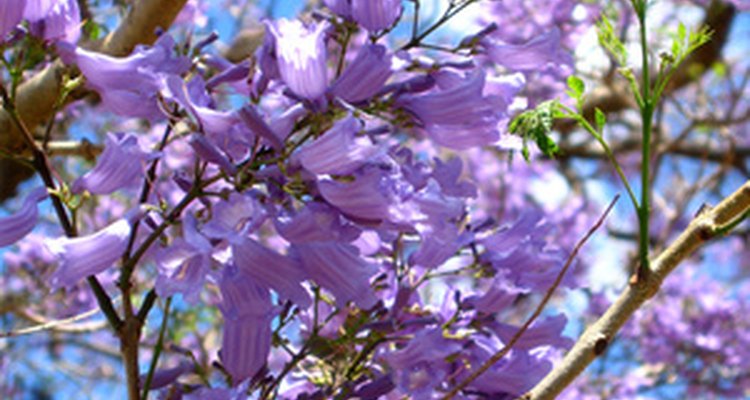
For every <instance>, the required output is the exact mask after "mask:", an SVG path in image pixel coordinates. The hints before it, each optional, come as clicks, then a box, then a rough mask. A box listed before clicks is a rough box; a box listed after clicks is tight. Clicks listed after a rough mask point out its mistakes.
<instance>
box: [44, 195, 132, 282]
mask: <svg viewBox="0 0 750 400" xmlns="http://www.w3.org/2000/svg"><path fill="white" fill-rule="evenodd" d="M143 215H145V210H144V209H142V208H137V209H134V210H131V211H129V212H128V213H127V215H126V216H125V217H124V218H122V219H119V220H117V221H116V222H114V223H112V224H111V225H109V226H107V227H106V228H104V229H102V230H100V231H98V232H96V233H93V234H91V235H88V236H81V237H74V238H68V237H62V238H58V239H54V240H50V241H48V242H46V243H45V244H46V245H47V248H48V249H49V250H50V252H51V253H52V254H54V255H55V256H57V257H58V259H59V260H60V266H59V267H58V268H57V270H56V271H55V272H54V273H53V274H52V276H51V278H50V286H51V287H52V288H53V289H58V288H62V287H69V286H72V285H75V284H76V283H78V282H79V281H80V280H81V279H83V278H85V277H87V276H90V275H96V274H98V273H100V272H102V271H104V270H106V269H107V268H109V267H110V266H112V264H114V263H115V262H116V261H117V260H119V259H120V257H122V254H123V252H125V249H126V248H127V245H128V240H129V239H130V234H131V231H132V227H133V223H134V222H135V221H136V220H138V219H140V218H141V217H143Z"/></svg>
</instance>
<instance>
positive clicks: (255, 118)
mask: <svg viewBox="0 0 750 400" xmlns="http://www.w3.org/2000/svg"><path fill="white" fill-rule="evenodd" d="M237 116H239V118H240V121H242V122H243V123H244V124H245V126H246V127H247V128H249V129H250V130H251V131H253V133H255V134H256V135H258V136H260V137H262V138H263V139H265V140H267V141H268V142H269V143H270V144H271V146H273V148H275V149H277V150H278V149H283V148H284V143H283V141H282V140H281V139H280V138H279V136H278V135H277V134H276V132H274V131H273V129H271V126H269V125H268V123H266V121H265V120H264V119H263V116H262V115H261V114H260V113H259V112H258V110H256V109H255V107H253V106H252V105H249V104H248V105H246V106H244V107H242V108H241V109H239V110H238V111H237Z"/></svg>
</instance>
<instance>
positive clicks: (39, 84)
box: [0, 0, 187, 202]
mask: <svg viewBox="0 0 750 400" xmlns="http://www.w3.org/2000/svg"><path fill="white" fill-rule="evenodd" d="M186 2H187V0H141V1H138V2H136V3H135V4H134V5H133V6H132V7H131V8H130V11H129V12H128V14H127V15H126V16H125V18H124V19H123V20H122V22H121V23H120V25H119V26H118V27H117V28H116V29H115V30H114V31H113V32H112V33H110V34H109V35H107V37H105V38H104V40H103V41H102V42H101V43H97V44H94V45H93V46H92V47H93V49H94V50H97V51H100V52H102V53H105V54H108V55H111V56H126V55H128V54H130V52H132V51H133V48H135V46H136V45H137V44H151V43H153V42H154V41H155V40H156V30H157V29H162V30H165V31H166V30H167V29H168V28H169V26H170V25H171V24H172V22H173V21H174V19H175V17H176V16H177V14H178V13H179V11H180V10H181V9H182V7H183V6H184V5H185V3H186ZM65 75H73V71H72V69H70V68H68V67H66V66H65V65H63V63H62V62H60V61H59V60H57V61H55V62H52V63H51V64H50V65H48V66H47V67H46V68H45V69H44V70H42V71H41V72H39V73H38V74H36V75H34V76H33V77H31V78H30V79H28V80H27V81H25V82H24V83H22V84H21V85H20V86H19V87H18V91H17V94H16V99H15V100H16V101H15V102H16V108H17V110H18V113H19V115H20V117H21V120H23V122H24V124H25V125H26V126H27V127H28V128H29V129H30V130H32V131H34V130H35V128H36V127H38V126H39V125H41V124H42V123H44V122H45V121H47V120H48V119H50V118H52V117H53V116H54V112H55V103H56V101H57V99H58V96H59V93H60V90H61V87H62V79H63V77H64V76H65ZM85 94H86V93H84V92H81V93H78V94H76V95H75V96H74V97H75V98H72V99H71V100H75V99H79V98H81V97H82V96H83V95H85ZM0 149H3V150H4V151H6V152H8V153H11V154H23V153H27V152H28V151H29V148H28V146H27V145H26V144H25V143H24V140H23V137H22V133H21V132H20V131H19V130H18V128H17V127H16V126H15V124H14V123H13V121H12V118H11V116H10V115H9V114H8V113H7V112H5V111H0ZM32 175H33V171H30V170H29V169H28V168H24V167H22V166H21V165H20V164H19V163H18V162H15V161H13V160H7V159H2V160H0V202H2V201H4V200H6V199H8V198H10V197H13V196H14V195H15V189H16V186H17V185H18V183H20V182H22V181H23V180H25V179H27V178H29V177H31V176H32Z"/></svg>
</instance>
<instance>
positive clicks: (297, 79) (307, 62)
mask: <svg viewBox="0 0 750 400" xmlns="http://www.w3.org/2000/svg"><path fill="white" fill-rule="evenodd" d="M328 27H329V25H328V23H327V22H321V23H318V24H317V25H313V26H310V27H308V26H305V25H304V24H303V23H302V22H301V21H298V20H292V21H290V20H287V19H283V18H282V19H280V20H278V21H274V22H268V21H267V22H266V28H267V30H268V32H269V33H270V34H271V35H273V37H274V39H275V49H276V58H277V62H278V69H279V73H280V74H281V79H283V80H284V83H286V85H287V86H288V87H289V89H290V90H291V91H292V92H294V94H296V95H297V96H300V97H302V98H305V99H308V100H314V99H316V98H318V97H320V96H321V95H323V93H325V91H326V87H327V84H328V72H327V67H326V46H325V33H326V30H327V29H328Z"/></svg>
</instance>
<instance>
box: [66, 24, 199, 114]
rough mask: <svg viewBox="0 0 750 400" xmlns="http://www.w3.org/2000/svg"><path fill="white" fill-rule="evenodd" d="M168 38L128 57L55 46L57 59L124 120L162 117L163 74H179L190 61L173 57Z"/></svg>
mask: <svg viewBox="0 0 750 400" xmlns="http://www.w3.org/2000/svg"><path fill="white" fill-rule="evenodd" d="M174 47H175V43H174V40H173V39H172V37H171V36H169V35H166V34H165V35H162V36H161V37H159V39H158V40H157V41H156V43H154V45H153V46H136V48H135V50H134V52H133V53H132V54H131V55H129V56H128V57H124V58H116V57H110V56H107V55H104V54H101V53H96V52H92V51H88V50H84V49H82V48H80V47H73V46H72V45H70V44H66V43H60V44H58V51H59V53H60V57H61V58H62V59H63V61H65V62H66V63H67V64H76V65H77V66H78V68H79V69H80V70H81V72H82V73H83V75H84V76H85V77H86V82H87V84H88V85H89V86H90V87H91V88H93V89H94V90H96V91H97V92H98V93H99V95H101V97H102V103H103V105H104V106H105V107H106V108H107V109H109V110H110V111H112V112H115V113H117V114H120V115H122V116H126V117H136V118H148V119H151V120H158V119H162V118H164V115H163V113H162V111H161V110H160V109H159V106H158V104H157V101H156V99H157V95H158V93H159V91H160V89H161V88H162V86H163V83H162V81H161V76H162V75H164V74H176V75H181V74H183V73H185V72H187V70H188V69H189V68H190V60H189V59H188V58H187V57H185V56H180V55H176V53H175V50H174Z"/></svg>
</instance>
